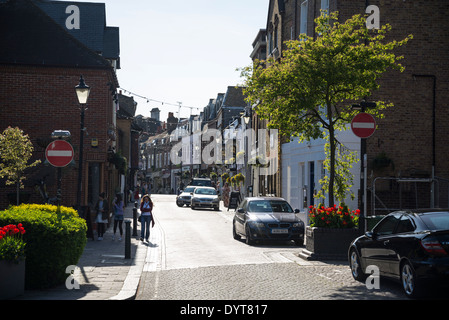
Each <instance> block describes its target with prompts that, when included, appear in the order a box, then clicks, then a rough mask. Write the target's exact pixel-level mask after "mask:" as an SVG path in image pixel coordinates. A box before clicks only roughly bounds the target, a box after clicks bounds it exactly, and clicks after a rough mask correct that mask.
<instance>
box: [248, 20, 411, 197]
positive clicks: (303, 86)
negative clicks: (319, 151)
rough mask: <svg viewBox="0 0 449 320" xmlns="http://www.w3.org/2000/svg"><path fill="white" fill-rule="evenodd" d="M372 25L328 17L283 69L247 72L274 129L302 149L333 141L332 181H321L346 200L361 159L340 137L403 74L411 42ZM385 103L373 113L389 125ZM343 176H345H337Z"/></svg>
mask: <svg viewBox="0 0 449 320" xmlns="http://www.w3.org/2000/svg"><path fill="white" fill-rule="evenodd" d="M365 19H366V17H364V16H362V15H355V16H353V17H352V18H350V19H348V20H347V21H346V22H344V23H339V22H338V12H332V13H330V14H325V12H323V14H321V15H320V16H319V17H318V18H317V19H316V20H315V24H316V32H315V34H316V35H317V36H316V39H314V38H312V37H308V36H306V35H305V34H301V36H300V37H299V40H292V41H288V42H286V46H287V50H284V51H283V57H282V58H281V59H280V60H278V61H276V60H274V59H268V60H267V61H256V62H255V63H254V64H253V65H252V66H249V67H246V68H243V69H242V77H244V79H245V84H244V85H245V87H246V89H245V94H246V95H247V97H248V98H247V99H248V101H249V102H250V103H252V104H253V105H255V104H257V106H256V107H255V110H256V112H257V114H258V115H259V116H260V117H261V118H262V119H267V120H269V122H268V126H269V128H278V129H279V131H280V133H281V134H282V135H284V136H287V137H299V141H300V142H303V141H305V140H307V141H310V140H314V139H318V138H323V139H326V140H327V143H328V145H327V147H326V157H327V160H326V161H325V166H327V168H326V171H327V172H329V176H328V177H326V178H325V179H324V181H321V182H322V183H323V184H325V187H326V189H327V191H328V195H329V205H330V206H333V205H334V197H335V196H337V197H338V198H339V199H340V200H342V199H344V198H345V194H346V193H347V191H348V189H349V187H350V186H349V182H350V181H352V177H350V172H349V169H350V167H351V165H350V162H351V161H354V159H355V157H354V154H353V153H351V152H349V151H348V150H347V149H346V148H345V147H344V146H343V145H342V144H341V143H340V142H339V141H338V136H337V132H338V131H340V130H345V129H346V128H347V125H348V124H349V123H350V122H351V120H352V119H353V117H354V116H355V114H356V111H354V110H352V109H351V106H352V104H353V103H354V102H355V101H357V102H359V101H360V100H362V99H364V98H366V97H368V96H370V95H371V94H372V92H373V91H374V90H377V89H378V88H379V84H378V80H379V78H380V76H381V75H382V74H383V73H384V72H386V71H387V70H389V69H394V70H399V71H401V72H402V71H403V70H404V67H403V66H402V65H401V64H400V63H399V62H398V61H399V60H400V59H402V58H403V57H402V56H396V55H395V54H394V53H393V51H394V49H396V48H398V47H400V46H403V45H404V44H406V43H407V42H408V41H409V40H410V39H412V38H413V37H412V35H409V36H408V37H407V38H405V39H403V40H401V41H390V42H388V41H386V40H385V36H386V34H387V33H388V32H389V31H390V30H391V26H390V25H388V24H387V25H384V26H382V27H381V28H380V29H379V30H368V29H367V28H366V24H365V22H366V20H365ZM391 106H392V104H386V103H385V102H383V101H377V102H376V108H374V109H371V110H369V111H367V112H369V113H371V114H373V115H374V116H376V117H382V116H383V115H382V110H384V109H385V108H387V107H391ZM337 173H338V174H337Z"/></svg>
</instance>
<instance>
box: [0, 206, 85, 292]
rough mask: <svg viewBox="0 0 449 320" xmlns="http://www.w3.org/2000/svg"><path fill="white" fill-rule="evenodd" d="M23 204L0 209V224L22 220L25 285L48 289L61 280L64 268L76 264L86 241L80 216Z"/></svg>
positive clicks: (66, 209) (47, 207)
mask: <svg viewBox="0 0 449 320" xmlns="http://www.w3.org/2000/svg"><path fill="white" fill-rule="evenodd" d="M57 209H58V208H57V207H56V206H52V205H37V204H31V205H30V204H24V205H20V206H16V207H10V208H9V209H7V210H5V211H2V212H0V226H4V225H9V224H18V223H22V225H23V227H24V228H25V230H26V233H25V234H24V241H25V242H26V243H27V246H26V250H25V254H26V276H25V282H26V287H27V288H30V289H43V288H49V287H52V286H55V285H58V284H61V283H64V281H65V279H66V278H67V274H66V273H65V270H66V268H67V267H68V266H70V265H76V264H77V263H78V261H79V258H80V257H81V255H82V253H83V250H84V247H85V245H86V242H87V238H86V231H87V226H86V222H85V220H84V219H81V218H80V217H79V216H78V213H77V212H76V211H75V210H74V209H71V208H66V207H60V213H59V214H58V213H57Z"/></svg>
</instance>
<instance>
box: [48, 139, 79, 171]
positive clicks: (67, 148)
mask: <svg viewBox="0 0 449 320" xmlns="http://www.w3.org/2000/svg"><path fill="white" fill-rule="evenodd" d="M73 155H74V152H73V147H72V145H71V144H70V143H68V142H67V141H64V140H56V141H53V142H52V143H50V144H49V145H48V147H47V149H46V150H45V157H46V158H47V161H48V162H50V164H51V165H52V166H53V167H57V168H63V167H66V166H67V165H68V164H69V163H70V162H72V160H73Z"/></svg>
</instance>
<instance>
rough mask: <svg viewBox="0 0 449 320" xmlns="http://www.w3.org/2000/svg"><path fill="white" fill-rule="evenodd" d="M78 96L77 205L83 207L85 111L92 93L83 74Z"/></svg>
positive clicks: (77, 92)
mask: <svg viewBox="0 0 449 320" xmlns="http://www.w3.org/2000/svg"><path fill="white" fill-rule="evenodd" d="M75 92H76V96H77V97H78V102H79V104H80V111H81V130H80V150H79V160H78V189H77V193H76V207H77V209H78V212H79V210H80V209H81V191H82V180H83V147H84V112H85V110H86V109H87V99H88V98H89V94H90V87H89V86H88V85H86V83H85V82H84V78H83V76H81V77H80V82H79V84H78V85H77V86H76V87H75Z"/></svg>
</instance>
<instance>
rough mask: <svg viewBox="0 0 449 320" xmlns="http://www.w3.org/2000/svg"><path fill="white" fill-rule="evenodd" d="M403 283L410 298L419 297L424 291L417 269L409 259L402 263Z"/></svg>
mask: <svg viewBox="0 0 449 320" xmlns="http://www.w3.org/2000/svg"><path fill="white" fill-rule="evenodd" d="M401 284H402V289H403V290H404V293H405V295H406V296H407V297H409V298H417V297H419V296H420V295H421V293H422V288H421V285H420V284H419V283H418V281H417V278H416V273H415V270H414V269H413V267H412V265H411V264H410V262H408V261H405V262H404V263H403V264H402V265H401Z"/></svg>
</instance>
